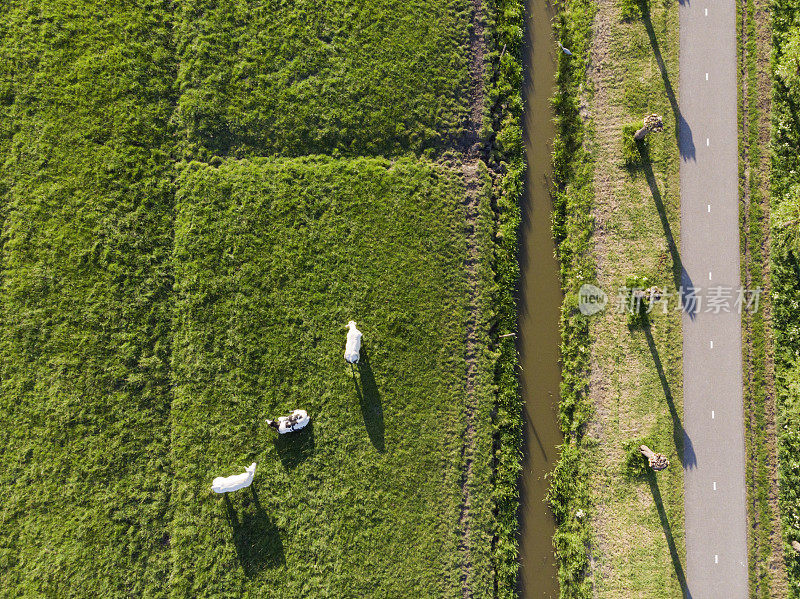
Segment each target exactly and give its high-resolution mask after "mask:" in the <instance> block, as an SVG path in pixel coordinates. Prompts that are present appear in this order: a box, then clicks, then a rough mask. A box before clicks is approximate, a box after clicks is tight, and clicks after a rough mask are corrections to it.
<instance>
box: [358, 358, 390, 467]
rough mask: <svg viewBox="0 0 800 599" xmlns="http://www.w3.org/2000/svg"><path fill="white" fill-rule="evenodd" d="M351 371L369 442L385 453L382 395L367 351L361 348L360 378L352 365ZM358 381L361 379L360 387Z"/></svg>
mask: <svg viewBox="0 0 800 599" xmlns="http://www.w3.org/2000/svg"><path fill="white" fill-rule="evenodd" d="M350 369H351V370H350V374H351V375H352V377H353V384H354V385H355V387H356V395H357V396H358V403H359V405H360V406H361V415H362V416H363V418H364V426H365V427H366V429H367V434H368V435H369V440H370V441H371V442H372V445H373V447H375V449H377V450H378V451H379V452H380V453H383V452H384V451H386V443H385V438H384V435H385V426H384V423H383V402H381V394H380V391H378V385H377V384H376V383H375V376H374V375H373V374H372V367H371V366H370V363H369V355H367V351H366V349H364V348H361V358H360V360H359V361H358V373H359V376H358V377H356V375H355V370H354V369H353V366H352V365H351V366H350ZM358 379H361V384H360V385H359V382H358Z"/></svg>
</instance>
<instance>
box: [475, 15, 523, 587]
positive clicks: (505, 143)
mask: <svg viewBox="0 0 800 599" xmlns="http://www.w3.org/2000/svg"><path fill="white" fill-rule="evenodd" d="M486 8H487V11H488V13H489V15H490V17H489V21H488V23H487V25H488V29H489V30H490V31H491V37H490V38H489V39H488V40H487V41H488V42H489V47H488V55H487V61H488V63H489V64H490V65H491V70H490V71H489V76H488V81H487V102H488V105H489V111H488V115H487V117H486V119H485V123H484V131H483V134H484V136H485V137H486V138H488V139H489V140H490V141H491V151H490V155H489V165H490V167H492V169H493V170H494V173H495V185H494V190H493V193H494V197H493V199H492V202H491V203H492V205H493V206H494V214H495V223H494V228H495V229H494V239H495V248H494V257H493V267H494V282H495V287H494V290H493V294H492V300H491V309H492V311H493V322H491V323H488V324H489V326H490V333H491V345H492V347H494V348H495V352H494V357H495V363H494V376H495V385H496V387H497V396H496V400H495V401H496V404H495V417H494V436H495V451H494V488H493V504H494V513H495V519H496V527H497V528H496V532H495V542H494V547H493V561H494V569H495V573H496V590H495V595H496V596H497V597H500V598H502V599H506V598H508V599H511V598H514V597H516V596H517V578H518V573H519V561H518V560H519V539H518V533H519V519H518V513H519V480H520V476H521V473H522V427H523V422H522V398H521V396H520V393H519V379H518V372H517V365H518V356H517V351H516V345H515V343H514V338H513V337H505V338H500V337H499V335H501V334H505V333H510V332H514V331H516V330H517V303H516V290H517V284H518V281H519V275H520V271H519V261H518V235H519V228H520V223H521V212H520V202H521V201H522V194H523V186H524V175H525V148H524V144H523V139H522V115H523V110H522V95H521V90H522V83H523V75H522V52H523V47H524V41H525V38H524V18H525V7H524V3H523V2H521V1H520V0H489V1H488V2H487V3H486Z"/></svg>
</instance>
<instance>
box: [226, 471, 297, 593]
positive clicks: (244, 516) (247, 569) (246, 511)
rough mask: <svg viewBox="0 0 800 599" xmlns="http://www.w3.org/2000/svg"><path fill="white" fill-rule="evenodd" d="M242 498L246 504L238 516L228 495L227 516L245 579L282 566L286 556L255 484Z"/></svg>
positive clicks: (278, 534) (273, 523)
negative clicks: (266, 569)
mask: <svg viewBox="0 0 800 599" xmlns="http://www.w3.org/2000/svg"><path fill="white" fill-rule="evenodd" d="M242 495H243V499H244V501H243V504H242V508H241V510H240V511H239V512H238V513H237V511H236V508H235V507H234V506H233V502H232V501H231V498H230V495H229V494H228V493H226V494H225V512H226V514H225V515H226V518H227V520H228V523H229V524H230V526H231V530H232V532H233V544H234V546H235V547H236V557H237V559H238V560H239V565H241V567H242V570H243V571H244V574H245V576H247V577H248V578H252V577H254V576H256V575H257V574H258V573H259V572H261V570H263V569H264V568H276V567H279V566H283V565H284V564H286V557H285V555H284V551H283V541H282V540H281V535H280V531H279V530H278V526H277V525H276V524H275V521H274V520H273V519H272V518H270V517H269V515H268V514H267V512H266V511H265V510H264V508H263V507H262V506H261V502H260V501H259V499H258V492H257V491H256V487H255V485H254V484H251V485H250V489H249V494H248V493H247V492H245V493H242ZM251 499H252V501H250V500H251Z"/></svg>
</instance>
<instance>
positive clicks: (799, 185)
mask: <svg viewBox="0 0 800 599" xmlns="http://www.w3.org/2000/svg"><path fill="white" fill-rule="evenodd" d="M771 13H772V28H773V35H772V44H773V55H772V66H773V73H775V75H774V82H773V103H772V105H773V109H772V110H773V114H772V118H773V120H772V181H771V187H772V201H771V208H772V210H771V212H772V216H771V221H772V222H771V226H772V233H771V238H772V247H771V277H772V281H771V282H772V298H771V299H772V307H773V331H774V335H775V382H776V393H777V397H776V399H777V406H778V435H779V447H778V466H779V479H780V511H781V519H782V523H783V532H784V539H785V545H784V553H785V556H786V566H787V574H788V578H789V588H790V597H792V598H795V599H796V598H797V597H800V556H798V555H797V553H796V552H795V551H794V550H793V549H792V547H791V546H790V545H789V543H790V542H791V541H800V301H798V297H799V296H800V244H798V239H800V222H798V221H797V218H798V204H800V155H798V153H797V148H798V147H800V108H799V107H800V90H798V89H797V87H796V85H791V83H790V82H789V81H786V80H785V79H784V78H783V77H781V76H780V75H779V74H778V70H779V65H781V63H785V62H786V58H785V57H786V53H787V52H788V51H790V48H789V42H790V39H791V37H792V35H793V32H794V36H795V37H796V36H797V33H796V32H797V31H798V30H800V1H798V0H773V2H772V10H771ZM795 51H796V50H795Z"/></svg>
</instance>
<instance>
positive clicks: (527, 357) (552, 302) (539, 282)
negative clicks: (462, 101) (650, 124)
mask: <svg viewBox="0 0 800 599" xmlns="http://www.w3.org/2000/svg"><path fill="white" fill-rule="evenodd" d="M552 17H553V8H552V6H551V5H550V4H549V3H548V1H547V0H527V36H528V45H527V49H526V54H527V56H526V59H525V63H524V66H525V71H526V73H525V87H524V89H523V95H524V96H525V110H526V121H525V143H526V151H527V157H528V180H527V189H526V196H525V198H524V200H523V206H522V209H523V210H522V211H523V230H522V236H521V238H522V243H521V249H520V267H521V269H522V280H521V284H520V298H519V299H520V301H519V306H520V308H519V309H520V313H519V331H520V335H519V339H518V347H519V351H520V364H521V365H522V372H521V373H520V376H521V391H522V397H523V398H524V400H525V408H524V417H525V440H524V451H525V458H524V461H523V474H522V484H521V489H520V491H521V509H520V517H521V522H520V534H521V538H520V582H519V585H520V595H521V597H522V599H540V598H548V599H549V598H551V597H553V598H557V597H558V582H557V579H556V565H555V558H554V556H553V544H552V539H553V532H554V530H555V525H554V522H553V518H552V515H551V513H550V510H549V509H548V508H547V507H546V505H545V504H544V497H545V494H546V492H547V485H548V480H546V479H545V474H546V473H548V472H550V471H552V470H553V467H554V466H555V462H556V459H557V457H558V456H557V451H556V446H557V445H559V444H560V443H561V439H562V437H561V431H560V429H559V426H558V419H557V416H558V398H559V391H558V387H559V382H560V380H561V369H560V364H559V345H560V336H559V331H558V322H559V310H560V306H561V285H560V282H559V275H558V263H557V261H556V259H555V257H554V250H555V246H554V243H553V238H552V235H551V228H550V224H551V214H552V201H551V198H550V184H551V172H552V169H551V152H552V144H553V136H554V134H555V126H554V124H553V111H552V108H551V105H550V98H551V97H552V95H553V86H554V77H555V72H556V64H555V59H556V51H557V50H558V46H557V45H556V43H555V40H554V36H553V30H552V26H551V19H552Z"/></svg>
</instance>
